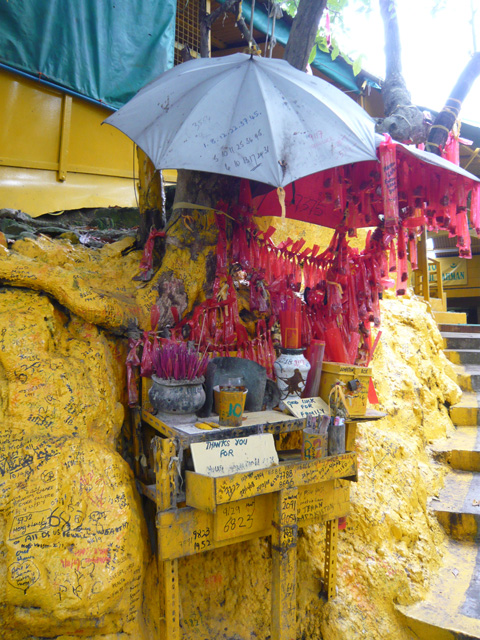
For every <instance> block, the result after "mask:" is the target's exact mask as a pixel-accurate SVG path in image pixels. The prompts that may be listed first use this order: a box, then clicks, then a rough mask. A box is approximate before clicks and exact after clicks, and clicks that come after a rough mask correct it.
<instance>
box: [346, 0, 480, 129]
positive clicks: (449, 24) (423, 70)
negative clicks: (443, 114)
mask: <svg viewBox="0 0 480 640" xmlns="http://www.w3.org/2000/svg"><path fill="white" fill-rule="evenodd" d="M371 4H372V6H373V7H375V9H374V11H372V12H371V13H370V14H368V16H366V15H362V14H359V13H358V12H355V11H354V10H352V9H349V8H347V9H345V10H344V19H345V23H346V26H347V27H349V30H350V35H349V36H348V37H345V38H346V39H345V40H344V38H342V39H340V38H339V39H340V42H341V48H342V49H344V50H345V51H350V50H352V49H353V50H355V51H356V52H357V53H363V54H364V55H365V58H364V61H363V65H362V67H363V69H364V70H365V71H368V72H370V73H372V74H374V75H376V76H379V77H381V78H384V77H385V57H384V36H383V23H382V20H381V17H380V11H379V9H378V0H372V2H371ZM433 4H434V2H433V0H397V13H398V20H399V28H400V38H401V43H402V67H403V75H404V78H405V81H406V83H407V87H408V89H409V91H410V93H411V95H412V101H413V102H414V103H415V104H418V105H419V106H422V107H425V108H427V109H432V110H434V111H439V110H440V109H441V108H442V107H443V105H444V104H445V101H446V99H447V98H448V95H449V93H450V91H451V90H452V89H453V87H454V85H455V82H456V80H457V78H458V76H459V75H460V73H461V72H462V70H463V68H464V67H465V65H466V64H467V62H468V60H469V59H470V57H471V55H472V53H473V51H474V40H473V35H472V26H471V24H469V21H470V20H471V6H472V5H473V7H474V9H477V13H476V16H475V20H474V25H475V30H476V38H477V43H476V47H477V50H480V0H444V2H442V3H441V4H442V5H444V8H443V9H441V10H439V11H437V13H436V14H435V15H434V16H432V15H431V6H432V5H433ZM460 117H461V119H462V120H465V121H469V122H475V123H478V124H480V77H478V78H477V80H476V81H475V83H474V84H473V86H472V89H471V90H470V93H469V95H468V97H467V98H466V100H465V101H464V103H463V107H462V111H461V114H460Z"/></svg>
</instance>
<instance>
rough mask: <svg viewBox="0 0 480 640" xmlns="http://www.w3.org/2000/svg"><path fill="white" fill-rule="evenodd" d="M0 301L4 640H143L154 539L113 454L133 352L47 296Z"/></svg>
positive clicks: (3, 296) (9, 296)
mask: <svg viewBox="0 0 480 640" xmlns="http://www.w3.org/2000/svg"><path fill="white" fill-rule="evenodd" d="M0 300H1V304H0V471H1V475H0V488H1V493H0V495H1V501H0V521H1V522H2V528H1V531H2V534H1V536H0V540H1V549H2V552H1V554H0V576H1V579H0V583H1V585H2V586H1V587H0V599H1V603H2V625H1V628H2V632H4V633H6V634H7V636H6V637H9V638H12V640H17V639H23V638H26V637H28V636H32V634H34V635H36V636H50V637H54V636H57V635H59V636H60V635H62V634H65V635H70V634H74V635H75V636H78V632H79V631H80V630H82V631H81V634H80V635H81V636H83V637H91V636H95V635H96V634H99V635H102V634H104V635H108V634H114V633H117V632H120V631H124V632H125V633H128V634H132V636H133V637H138V638H143V637H144V635H143V631H142V626H143V621H142V620H141V616H140V615H139V614H140V607H141V602H142V595H141V588H142V583H143V578H144V574H145V567H146V561H147V554H146V544H145V543H146V529H145V524H144V521H143V517H142V515H141V513H142V512H141V506H140V503H139V500H138V496H137V494H136V491H135V486H134V482H133V476H132V473H131V471H130V469H129V467H128V465H127V464H126V463H125V461H124V460H123V459H122V458H121V457H120V455H119V454H118V453H117V452H116V451H115V444H116V442H117V440H118V436H119V433H120V429H121V426H122V422H123V420H124V416H125V413H124V404H123V403H124V384H123V380H124V359H125V355H126V351H125V345H124V343H123V342H122V341H120V340H118V339H115V338H113V337H112V336H111V335H107V334H106V333H105V332H104V331H102V330H101V329H99V328H97V327H96V326H94V325H92V324H89V323H88V322H86V321H84V320H80V318H78V317H76V316H74V315H72V316H70V317H68V316H67V315H66V314H65V313H64V312H63V311H62V310H61V309H60V308H59V307H58V305H56V304H55V305H54V304H53V303H52V301H51V300H50V299H49V298H48V297H47V296H45V295H43V294H40V293H37V292H34V291H29V290H21V289H13V288H3V289H2V290H1V292H0Z"/></svg>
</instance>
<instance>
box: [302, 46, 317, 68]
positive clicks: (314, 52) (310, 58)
mask: <svg viewBox="0 0 480 640" xmlns="http://www.w3.org/2000/svg"><path fill="white" fill-rule="evenodd" d="M316 55H317V45H316V44H314V45H313V49H312V50H311V52H310V55H309V56H308V64H312V62H313V61H314V60H315V56H316ZM304 60H305V58H304Z"/></svg>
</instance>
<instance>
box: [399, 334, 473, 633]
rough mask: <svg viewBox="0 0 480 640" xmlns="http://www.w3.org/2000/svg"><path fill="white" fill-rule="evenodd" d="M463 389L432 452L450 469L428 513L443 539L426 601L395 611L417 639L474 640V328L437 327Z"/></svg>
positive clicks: (451, 408)
mask: <svg viewBox="0 0 480 640" xmlns="http://www.w3.org/2000/svg"><path fill="white" fill-rule="evenodd" d="M439 326H440V331H441V332H442V336H443V338H444V341H445V347H446V348H445V354H446V355H447V357H448V358H449V359H450V360H451V362H452V363H453V364H454V367H455V369H456V371H457V381H458V384H459V385H460V387H461V388H462V390H463V396H462V399H461V401H460V402H459V403H458V404H456V405H454V406H452V407H450V417H451V418H452V421H453V423H454V425H455V426H456V431H455V434H454V435H453V436H452V437H450V438H448V439H446V440H445V441H444V442H442V443H441V444H437V445H436V447H435V454H436V456H437V457H438V458H439V459H440V460H442V461H443V462H445V463H447V464H449V465H450V467H451V472H450V473H449V474H447V476H446V477H445V486H444V488H443V490H442V491H441V493H440V495H439V497H438V499H435V498H434V499H432V502H431V505H430V506H431V508H432V509H433V510H434V511H435V513H436V516H437V518H438V520H439V522H440V523H441V524H442V526H443V527H444V529H445V531H446V532H447V534H448V535H449V537H450V538H449V543H448V548H447V553H446V554H445V557H444V562H443V567H442V569H441V570H440V571H439V573H438V574H437V576H436V578H435V580H434V582H433V584H432V586H431V589H430V591H429V594H428V597H427V599H426V600H424V601H422V602H419V603H417V604H415V605H413V606H411V607H400V606H398V607H397V608H398V610H399V611H400V613H401V614H402V615H403V616H404V618H405V624H406V625H407V627H408V628H409V629H410V630H411V631H412V632H413V633H414V635H413V636H412V638H419V639H421V640H473V639H475V640H478V639H480V408H479V405H480V325H466V324H440V325H439Z"/></svg>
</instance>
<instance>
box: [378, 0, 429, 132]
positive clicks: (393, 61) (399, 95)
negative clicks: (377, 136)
mask: <svg viewBox="0 0 480 640" xmlns="http://www.w3.org/2000/svg"><path fill="white" fill-rule="evenodd" d="M380 13H381V16H382V20H383V26H384V32H385V61H386V76H385V82H384V84H383V86H382V98H383V104H384V109H385V116H386V117H385V118H384V119H383V120H381V121H379V122H378V123H377V131H378V132H379V133H388V134H389V135H391V136H392V138H394V139H395V140H398V141H399V142H406V141H410V140H411V141H413V142H415V143H417V142H425V140H426V128H425V123H424V116H423V113H422V112H421V111H420V109H418V108H417V107H416V106H415V105H413V104H412V98H411V96H410V92H409V91H408V89H407V85H406V83H405V79H404V77H403V74H402V60H401V47H400V31H399V28H398V19H397V7H396V1H395V0H380Z"/></svg>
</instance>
